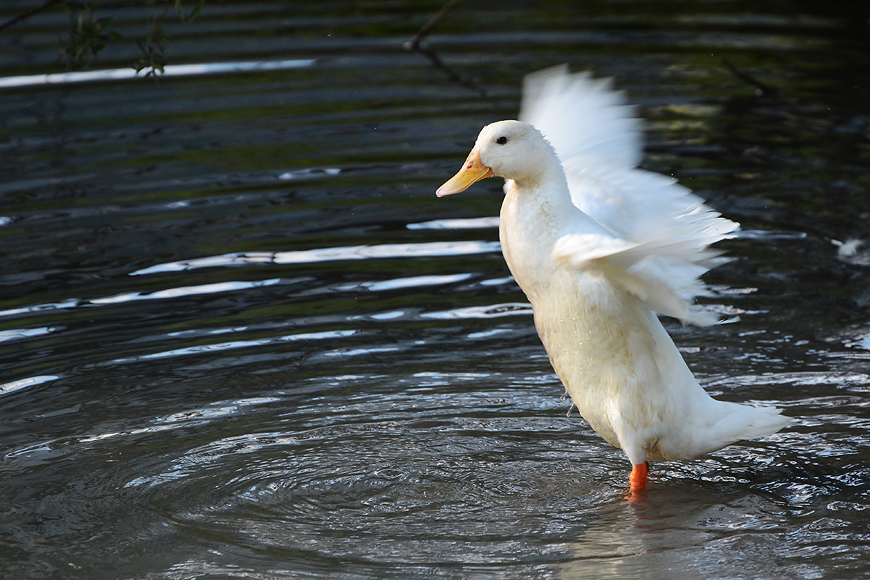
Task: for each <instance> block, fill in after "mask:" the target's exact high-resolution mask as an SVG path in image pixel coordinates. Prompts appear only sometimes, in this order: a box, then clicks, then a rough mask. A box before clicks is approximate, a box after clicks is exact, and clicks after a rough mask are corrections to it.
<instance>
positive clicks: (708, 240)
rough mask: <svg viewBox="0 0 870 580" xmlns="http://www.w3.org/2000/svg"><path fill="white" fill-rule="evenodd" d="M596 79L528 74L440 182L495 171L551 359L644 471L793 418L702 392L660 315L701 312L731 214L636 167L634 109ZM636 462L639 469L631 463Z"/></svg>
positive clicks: (701, 318) (508, 233)
mask: <svg viewBox="0 0 870 580" xmlns="http://www.w3.org/2000/svg"><path fill="white" fill-rule="evenodd" d="M631 114H632V109H631V108H630V107H627V106H626V105H625V104H624V102H623V98H622V96H621V94H620V93H617V92H614V91H613V90H611V89H610V83H609V82H608V81H596V80H593V79H592V78H591V77H590V76H589V75H588V74H570V73H569V72H568V70H567V67H564V66H563V67H557V68H554V69H549V70H546V71H542V72H539V73H535V74H533V75H529V76H528V77H527V78H526V82H525V85H524V98H523V104H522V109H521V113H520V120H519V121H500V122H497V123H493V124H491V125H488V126H486V127H484V129H483V130H482V131H481V133H480V135H479V137H478V139H477V142H476V144H475V146H474V149H472V152H471V154H470V155H469V157H468V160H467V161H466V164H465V166H464V167H463V169H462V170H460V172H459V173H457V174H456V176H454V177H453V178H452V179H451V180H449V181H448V182H447V183H445V184H444V185H443V186H442V187H441V188H439V190H438V195H439V196H442V195H449V194H452V193H457V192H459V191H462V190H464V189H466V188H467V187H469V186H470V185H471V184H472V183H474V182H475V181H477V180H479V179H483V178H484V177H489V176H492V175H495V176H501V177H504V178H505V179H506V183H505V199H504V202H503V204H502V209H501V216H500V224H499V233H500V239H501V244H502V251H503V253H504V257H505V260H506V261H507V264H508V266H509V267H510V270H511V272H512V273H513V275H514V278H515V279H516V281H517V283H518V284H519V285H520V287H521V288H522V289H523V291H524V292H525V293H526V295H527V296H528V298H529V300H530V302H531V303H532V306H533V309H534V318H535V326H536V328H537V330H538V335H539V336H540V337H541V340H542V342H543V343H544V346H545V347H546V349H547V353H548V354H549V356H550V361H551V363H552V365H553V368H554V369H555V371H556V373H557V374H558V375H559V377H560V379H561V380H562V382H563V383H564V385H565V387H566V389H567V391H568V393H569V394H570V395H571V398H572V399H573V401H574V403H575V405H576V406H577V408H578V410H579V411H580V413H581V414H582V415H583V417H584V418H585V419H586V420H587V421H588V422H589V424H590V425H591V426H592V428H593V429H595V431H597V432H598V433H599V434H600V435H601V436H602V437H603V438H604V439H605V440H607V441H608V442H609V443H611V444H612V445H615V446H617V447H621V448H622V449H623V450H624V451H625V453H626V454H627V455H628V458H629V460H630V461H631V463H632V465H633V466H634V469H633V472H632V489H642V488H643V487H644V485H645V483H646V461H647V460H648V459H665V460H675V459H691V458H695V457H698V456H701V455H704V454H706V453H709V452H711V451H715V450H716V449H719V448H721V447H724V446H726V445H729V444H731V443H734V442H735V441H738V440H742V439H751V438H755V437H759V436H763V435H768V434H770V433H774V432H776V431H778V430H779V429H781V428H782V427H783V426H784V425H786V424H787V423H788V422H789V419H788V418H786V417H783V416H782V415H780V413H779V410H777V409H775V408H771V407H749V406H745V405H738V404H735V403H727V402H722V401H717V400H714V399H712V398H711V397H710V396H708V395H707V393H706V392H705V391H704V390H703V389H702V388H701V386H700V385H699V384H698V382H697V380H695V378H694V376H693V375H692V373H691V371H690V370H689V368H688V367H687V366H686V363H685V362H684V361H683V358H682V356H681V355H680V353H679V351H678V350H677V348H676V346H675V345H674V343H673V341H672V340H671V338H670V337H669V336H668V334H667V332H666V331H665V329H664V327H663V326H662V324H661V322H660V321H659V320H658V318H657V316H656V313H660V314H665V315H669V316H673V317H676V318H678V319H680V320H682V321H683V322H684V323H686V322H687V323H693V324H701V325H707V324H712V323H714V322H715V321H716V317H715V316H714V315H713V314H711V313H709V312H705V311H703V310H702V309H699V308H697V307H694V306H692V300H693V298H694V297H695V296H697V295H699V294H701V293H702V292H703V288H704V286H703V284H702V283H701V282H700V280H699V276H701V275H702V274H703V273H704V272H706V271H707V270H708V269H709V268H710V267H713V266H715V265H716V264H718V263H719V262H720V261H721V260H722V258H719V257H718V256H719V253H718V252H716V251H714V250H711V249H710V248H709V246H710V244H713V243H715V242H717V241H719V240H722V239H724V238H726V237H729V235H730V234H731V233H732V232H733V231H735V230H736V229H737V227H738V225H737V224H736V223H734V222H732V221H729V220H727V219H725V218H723V217H721V216H720V215H719V214H718V213H716V212H715V211H713V210H711V209H710V208H708V207H707V206H705V205H704V203H703V200H701V199H700V198H699V197H697V196H695V195H693V194H692V193H691V192H690V191H689V190H688V189H686V188H685V187H682V186H680V185H678V184H677V183H676V182H675V181H674V180H673V179H670V178H667V177H664V176H662V175H658V174H655V173H650V172H648V171H643V170H640V169H637V164H638V163H639V162H640V159H641V154H642V138H641V133H640V121H638V120H637V119H635V118H633V117H632V116H631ZM640 467H642V468H643V469H642V473H640V474H636V472H637V471H638V469H640Z"/></svg>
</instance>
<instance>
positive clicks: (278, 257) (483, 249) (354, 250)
mask: <svg viewBox="0 0 870 580" xmlns="http://www.w3.org/2000/svg"><path fill="white" fill-rule="evenodd" d="M500 251H501V245H500V244H499V243H498V242H479V241H459V242H422V243H416V244H383V245H377V246H349V247H343V248H319V249H314V250H301V251H291V252H240V253H232V254H223V255H220V256H209V257H207V258H197V259H194V260H184V261H179V262H167V263H165V264H157V265H154V266H150V267H148V268H143V269H141V270H136V271H135V272H131V273H130V275H131V276H142V275H146V274H154V273H158V272H180V271H186V270H195V269H198V268H214V267H227V266H244V265H248V264H309V263H320V262H333V261H341V260H370V259H386V258H421V257H435V256H466V255H472V254H487V253H494V252H500Z"/></svg>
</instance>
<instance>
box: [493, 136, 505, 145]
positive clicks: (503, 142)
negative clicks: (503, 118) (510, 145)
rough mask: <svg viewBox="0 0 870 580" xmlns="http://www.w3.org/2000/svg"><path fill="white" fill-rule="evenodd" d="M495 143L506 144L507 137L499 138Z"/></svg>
mask: <svg viewBox="0 0 870 580" xmlns="http://www.w3.org/2000/svg"><path fill="white" fill-rule="evenodd" d="M495 142H496V143H498V144H499V145H504V144H505V143H507V137H499V138H498V139H496V140H495Z"/></svg>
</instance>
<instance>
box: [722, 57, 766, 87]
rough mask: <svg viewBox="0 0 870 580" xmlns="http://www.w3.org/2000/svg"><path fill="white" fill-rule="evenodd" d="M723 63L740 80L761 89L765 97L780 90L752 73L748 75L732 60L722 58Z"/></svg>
mask: <svg viewBox="0 0 870 580" xmlns="http://www.w3.org/2000/svg"><path fill="white" fill-rule="evenodd" d="M722 64H724V65H725V68H727V69H728V70H729V71H731V74H733V75H734V76H736V77H737V78H739V79H740V80H742V81H745V82H747V83H749V84H750V85H753V86H755V87H757V88H758V90H759V91H761V94H762V95H763V96H765V97H770V96H772V95H775V94H777V93H778V92H779V90H777V89H775V88H773V87H771V86H770V85H766V84H764V83H763V82H761V81H759V80H758V79H756V78H753V77H751V76H750V75H748V74H747V73H745V72H743V71H741V70H740V69H738V68H737V67H736V66H734V65H733V64H731V62H730V61H729V60H728V59H727V58H723V59H722Z"/></svg>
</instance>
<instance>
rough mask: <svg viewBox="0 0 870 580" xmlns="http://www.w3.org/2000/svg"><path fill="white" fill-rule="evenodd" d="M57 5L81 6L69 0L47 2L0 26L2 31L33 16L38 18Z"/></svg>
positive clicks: (48, 0)
mask: <svg viewBox="0 0 870 580" xmlns="http://www.w3.org/2000/svg"><path fill="white" fill-rule="evenodd" d="M55 4H67V5H69V4H72V5H74V6H80V4H79V3H78V2H67V0H46V2H45V3H44V4H43V5H42V6H38V7H36V8H34V9H33V10H31V11H30V12H25V13H24V14H19V15H18V16H16V17H15V18H13V19H11V20H7V21H6V22H4V23H2V24H0V30H5V29H7V28H9V27H10V26H14V25H15V24H18V23H19V22H21V21H22V20H27V19H28V18H30V17H31V16H36V15H37V14H39V13H40V12H45V11H46V10H48V9H49V8H51V7H52V6H54V5H55Z"/></svg>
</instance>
